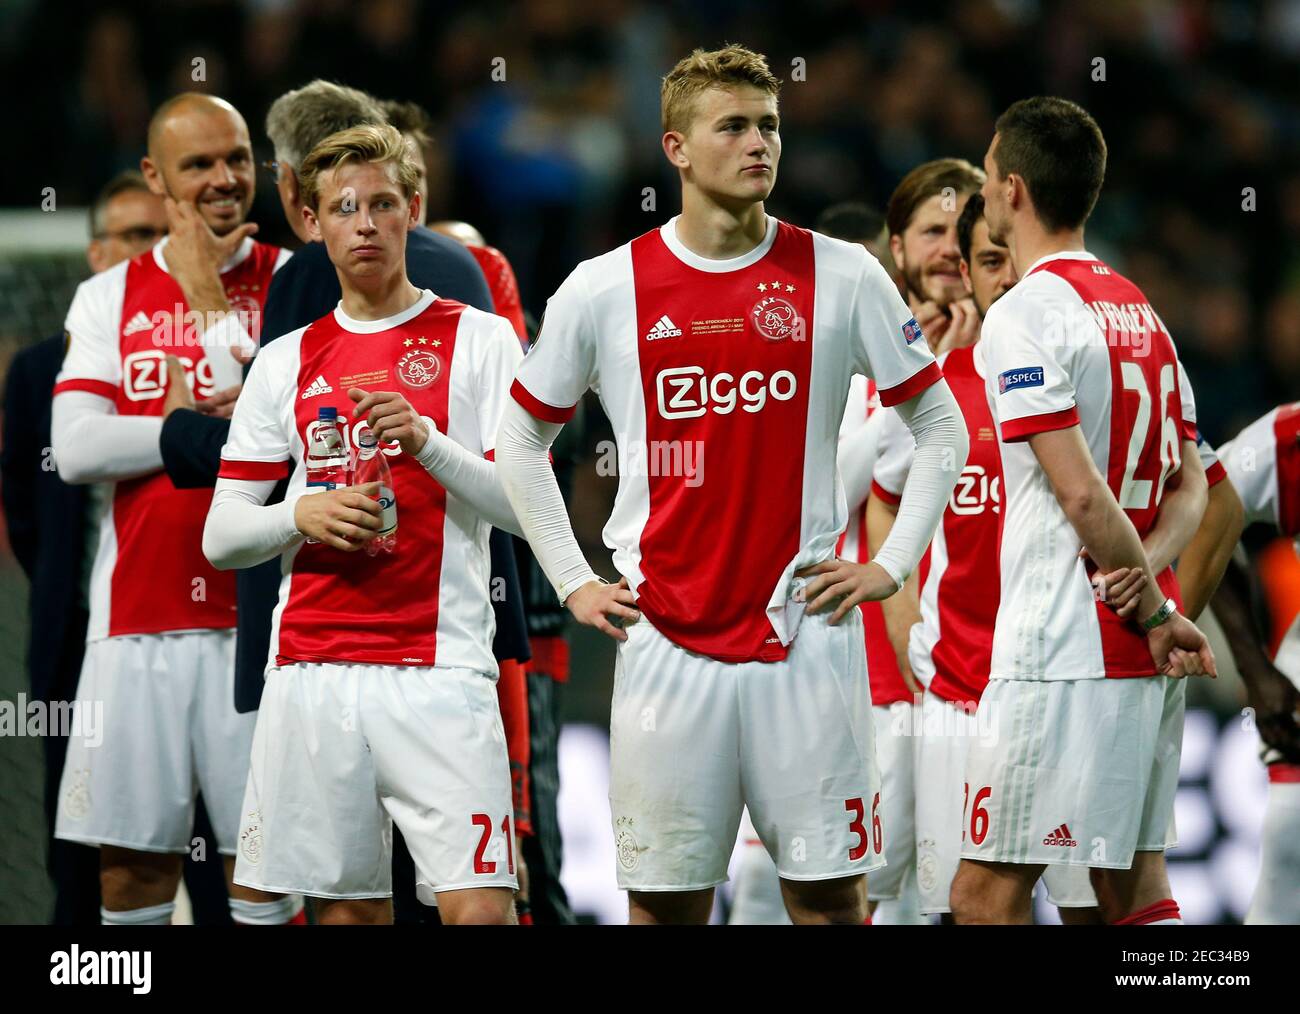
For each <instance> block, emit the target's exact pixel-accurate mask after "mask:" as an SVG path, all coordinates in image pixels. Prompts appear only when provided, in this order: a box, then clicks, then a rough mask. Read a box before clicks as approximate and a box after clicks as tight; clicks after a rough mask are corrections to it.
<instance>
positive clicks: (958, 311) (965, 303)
mask: <svg viewBox="0 0 1300 1014" xmlns="http://www.w3.org/2000/svg"><path fill="white" fill-rule="evenodd" d="M948 312H949V313H951V314H952V320H951V322H950V323H949V324H948V328H947V330H945V331H944V333H943V338H942V340H941V341H940V342H939V344H938V345H937V346H936V347H935V349H934V354H935V355H936V356H938V355H941V354H942V353H944V352H948V351H950V350H951V349H964V348H967V347H968V346H971V345H974V344H975V343H976V342H977V341H979V340H980V326H981V324H982V323H983V322H982V321H981V320H980V312H979V310H977V309H976V308H975V300H973V299H958V300H956V301H955V302H953V303H950V304H949V305H948ZM918 323H920V322H919V321H918ZM921 333H922V334H924V333H925V327H924V326H922V328H921Z"/></svg>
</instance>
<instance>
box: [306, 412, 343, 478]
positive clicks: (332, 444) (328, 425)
mask: <svg viewBox="0 0 1300 1014" xmlns="http://www.w3.org/2000/svg"><path fill="white" fill-rule="evenodd" d="M306 458H307V461H306V465H307V492H308V493H324V492H325V491H326V490H331V489H342V488H343V487H344V486H346V485H348V449H347V445H346V444H345V443H344V442H343V433H342V432H341V431H340V430H339V410H338V409H336V408H332V407H324V406H322V407H321V408H320V409H319V410H317V412H316V427H315V432H313V433H312V435H311V438H310V439H309V440H308V442H307V455H306Z"/></svg>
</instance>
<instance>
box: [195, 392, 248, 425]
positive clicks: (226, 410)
mask: <svg viewBox="0 0 1300 1014" xmlns="http://www.w3.org/2000/svg"><path fill="white" fill-rule="evenodd" d="M243 389H244V385H243V384H236V385H235V386H234V387H227V388H226V389H225V390H224V391H215V392H213V394H212V395H211V396H210V397H207V398H204V399H203V401H200V402H199V403H198V404H196V405H195V406H194V408H195V410H197V411H199V412H202V413H203V414H204V415H210V416H212V418H214V419H229V418H230V417H231V416H233V415H234V414H235V402H236V401H237V400H238V399H239V392H240V391H242V390H243Z"/></svg>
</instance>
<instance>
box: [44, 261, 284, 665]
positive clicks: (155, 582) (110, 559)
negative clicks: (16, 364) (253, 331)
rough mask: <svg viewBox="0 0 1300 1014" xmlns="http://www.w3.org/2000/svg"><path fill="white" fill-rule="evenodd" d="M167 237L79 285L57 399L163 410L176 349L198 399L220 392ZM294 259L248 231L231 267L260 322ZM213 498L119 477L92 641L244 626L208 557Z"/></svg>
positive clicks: (235, 294) (248, 310) (229, 283)
mask: <svg viewBox="0 0 1300 1014" xmlns="http://www.w3.org/2000/svg"><path fill="white" fill-rule="evenodd" d="M166 242H167V241H166V240H165V239H164V240H163V241H162V242H160V243H158V244H157V245H156V246H155V247H153V249H151V250H148V251H146V252H145V253H142V254H140V255H139V256H138V257H135V258H134V259H132V260H129V261H124V262H123V263H121V264H118V265H115V266H114V267H111V268H109V269H108V270H107V271H103V272H101V273H99V274H97V275H94V276H93V277H91V278H88V279H87V280H86V281H84V282H82V283H81V285H79V286H78V287H77V294H76V296H74V297H73V300H72V306H71V308H70V309H69V310H68V317H67V323H66V324H65V330H66V332H67V337H68V350H67V353H66V355H65V356H64V359H63V369H62V370H61V371H60V372H59V376H58V380H57V382H56V383H55V385H54V394H55V396H56V397H57V396H58V395H59V394H60V393H62V392H64V391H86V392H89V393H91V394H98V395H101V396H103V397H105V398H108V399H109V400H110V401H112V402H113V406H114V409H115V411H116V412H117V414H118V415H138V416H161V415H162V407H163V399H164V397H165V396H166V393H167V367H166V364H165V362H164V359H165V357H166V356H167V355H169V354H172V355H175V356H176V357H177V358H178V359H180V361H181V363H182V365H183V366H184V367H185V371H186V374H187V375H188V377H189V379H190V385H191V389H192V390H193V392H194V396H195V398H196V399H199V400H202V399H203V398H206V397H208V396H209V395H210V394H212V393H213V391H214V390H215V384H214V382H213V377H212V364H211V363H210V362H209V361H208V358H207V356H206V355H205V353H204V349H203V348H202V347H201V346H200V345H199V343H198V340H199V336H200V334H201V333H202V328H201V327H198V328H196V327H194V326H192V325H187V323H186V321H185V314H186V313H187V312H188V306H187V305H186V303H185V296H184V294H183V293H182V292H181V287H180V285H179V284H177V282H176V281H175V279H173V278H172V277H171V275H170V274H169V273H168V271H167V263H166V261H165V260H164V259H163V247H164V246H165V244H166ZM288 258H289V252H288V251H286V250H282V249H280V248H279V247H276V246H268V245H266V244H265V243H258V242H256V241H254V240H252V239H245V240H244V242H243V244H242V245H241V246H240V248H239V251H238V253H236V254H235V256H234V257H232V258H231V259H230V261H229V262H228V263H227V264H226V265H225V267H224V268H223V269H222V272H221V281H222V284H223V285H224V287H225V290H226V297H227V299H228V300H229V301H230V304H231V307H232V308H233V309H235V310H236V311H238V312H240V314H241V316H245V318H246V319H248V320H250V321H253V322H255V321H258V320H260V318H261V311H262V307H263V304H264V303H265V302H266V290H267V289H268V288H269V286H270V284H271V276H272V275H273V274H274V273H275V271H276V270H277V269H278V268H279V267H280V265H281V264H283V263H284V262H285V261H286V260H288ZM216 354H226V350H225V349H220V350H219V351H218V352H217V353H216ZM211 501H212V490H210V489H177V488H176V487H175V486H173V485H172V481H171V479H170V478H169V477H168V475H167V473H166V472H162V471H158V472H153V473H152V474H150V475H144V476H139V477H137V478H134V479H127V480H123V481H121V482H117V483H114V484H113V487H112V494H111V496H110V497H109V499H108V507H107V509H106V510H105V511H104V515H103V518H102V520H101V522H100V539H99V549H98V552H97V553H96V555H95V563H94V567H93V569H92V571H91V578H90V626H89V629H88V631H87V635H86V636H87V639H88V640H92V641H93V640H96V639H98V638H102V637H117V636H119V635H125V634H158V633H163V632H165V631H176V630H203V629H212V628H222V627H233V626H234V625H235V576H234V574H231V573H222V572H220V571H218V570H216V569H215V568H214V567H213V566H212V565H211V564H210V563H208V561H207V559H206V558H205V557H204V555H203V546H202V543H203V523H204V519H205V518H206V516H207V513H208V505H209V504H210V503H211Z"/></svg>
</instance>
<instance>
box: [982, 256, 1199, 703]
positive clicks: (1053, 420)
mask: <svg viewBox="0 0 1300 1014" xmlns="http://www.w3.org/2000/svg"><path fill="white" fill-rule="evenodd" d="M982 344H984V345H985V346H986V349H985V361H986V363H987V366H988V369H987V377H986V383H987V390H988V397H989V401H990V403H991V405H992V408H993V416H994V418H995V419H996V420H997V423H998V427H999V429H998V438H999V443H1000V448H1001V453H1002V476H1003V497H1002V504H1003V513H1002V521H1003V524H1002V529H1001V546H1000V557H999V562H1000V569H1001V575H1002V577H1001V582H1002V600H1001V603H1000V606H999V609H998V618H997V626H996V630H995V632H994V637H993V661H992V667H991V676H992V678H994V679H1028V680H1067V679H1100V678H1102V677H1127V676H1152V675H1155V666H1154V664H1153V663H1152V661H1151V655H1150V652H1149V651H1148V650H1147V644H1146V638H1145V637H1143V636H1142V632H1141V631H1140V630H1139V628H1138V626H1137V624H1135V623H1133V622H1131V621H1129V620H1124V619H1120V618H1119V617H1118V616H1117V615H1116V614H1115V612H1114V611H1113V610H1112V609H1111V608H1110V607H1109V606H1106V605H1104V604H1102V603H1100V602H1098V601H1097V600H1096V597H1095V596H1094V594H1093V589H1092V585H1091V583H1090V578H1089V575H1090V574H1091V572H1092V571H1093V569H1094V565H1093V564H1092V562H1091V561H1088V562H1087V563H1086V564H1085V562H1084V561H1083V560H1080V559H1079V556H1078V554H1079V550H1080V548H1081V544H1080V541H1079V537H1078V535H1077V534H1076V533H1075V531H1074V528H1073V526H1072V525H1071V524H1070V522H1069V519H1068V518H1067V517H1066V515H1065V512H1064V511H1063V510H1062V509H1061V505H1060V504H1059V503H1058V502H1057V499H1056V496H1055V494H1054V493H1053V491H1052V487H1051V484H1050V483H1049V482H1048V479H1047V475H1046V473H1045V472H1044V471H1043V469H1042V467H1041V466H1040V465H1039V463H1038V459H1037V458H1036V457H1035V456H1034V452H1033V450H1032V449H1031V448H1030V446H1029V444H1028V442H1027V440H1028V438H1029V437H1031V436H1033V435H1034V434H1036V433H1043V432H1047V431H1050V430H1057V429H1065V428H1067V427H1070V426H1074V425H1077V426H1079V427H1080V429H1081V430H1082V433H1083V438H1084V440H1085V441H1086V442H1087V445H1088V449H1089V451H1090V452H1091V454H1092V459H1093V461H1094V462H1096V465H1097V469H1098V471H1100V473H1101V475H1102V476H1103V478H1104V479H1105V480H1106V483H1107V485H1108V486H1109V487H1110V489H1111V491H1112V492H1113V493H1114V495H1115V498H1116V500H1118V501H1119V505H1120V507H1121V508H1123V509H1124V511H1125V512H1126V513H1127V514H1128V516H1129V518H1130V519H1131V520H1132V522H1133V525H1134V527H1135V528H1136V529H1137V531H1138V535H1139V536H1145V535H1146V533H1147V532H1149V531H1150V530H1151V528H1152V526H1153V525H1154V524H1155V520H1156V512H1157V509H1158V508H1159V506H1160V499H1161V495H1162V493H1163V491H1164V485H1165V481H1166V479H1167V478H1168V477H1169V476H1170V475H1171V474H1172V473H1173V472H1174V471H1176V470H1177V468H1178V467H1179V466H1180V464H1181V461H1182V441H1183V440H1184V439H1187V440H1195V439H1196V407H1195V402H1194V399H1193V397H1192V389H1191V385H1190V384H1189V383H1188V382H1187V378H1186V376H1185V375H1184V374H1183V371H1182V367H1181V365H1180V364H1179V362H1178V357H1177V353H1176V352H1175V350H1174V343H1173V339H1172V338H1171V337H1170V335H1169V332H1168V330H1167V329H1166V328H1165V325H1164V322H1163V321H1161V319H1160V317H1159V316H1158V315H1157V314H1156V312H1155V311H1154V310H1153V309H1152V308H1151V305H1150V303H1149V302H1148V301H1147V299H1146V297H1145V296H1144V295H1143V294H1142V293H1141V291H1140V290H1139V289H1138V288H1137V286H1135V285H1134V284H1133V283H1132V282H1130V281H1128V279H1126V278H1124V277H1123V276H1121V275H1120V274H1119V273H1117V272H1116V271H1114V269H1112V268H1110V267H1108V266H1107V265H1105V264H1103V263H1102V262H1101V261H1099V260H1097V258H1095V257H1093V256H1092V254H1089V253H1086V252H1084V251H1072V252H1068V253H1058V254H1053V255H1050V256H1048V257H1044V258H1042V259H1040V260H1039V261H1037V262H1036V263H1035V264H1034V265H1033V266H1031V267H1030V269H1029V270H1028V271H1026V272H1025V274H1024V276H1023V277H1022V278H1021V279H1020V281H1019V282H1018V283H1017V284H1016V286H1015V288H1013V289H1012V290H1011V291H1010V292H1008V293H1007V294H1006V295H1005V296H1003V297H1002V298H1001V299H999V300H998V301H997V302H996V303H994V304H993V305H992V306H991V307H990V308H989V312H988V317H987V318H986V319H985V321H984V330H983V341H982ZM1156 580H1157V582H1158V584H1159V585H1160V588H1161V590H1162V591H1163V592H1164V593H1165V595H1167V596H1170V597H1172V598H1174V600H1175V601H1177V602H1179V603H1180V604H1181V598H1180V596H1179V593H1178V582H1177V580H1176V579H1175V578H1174V575H1173V571H1172V569H1170V568H1166V570H1165V571H1164V572H1163V573H1161V574H1159V575H1157V576H1156Z"/></svg>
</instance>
